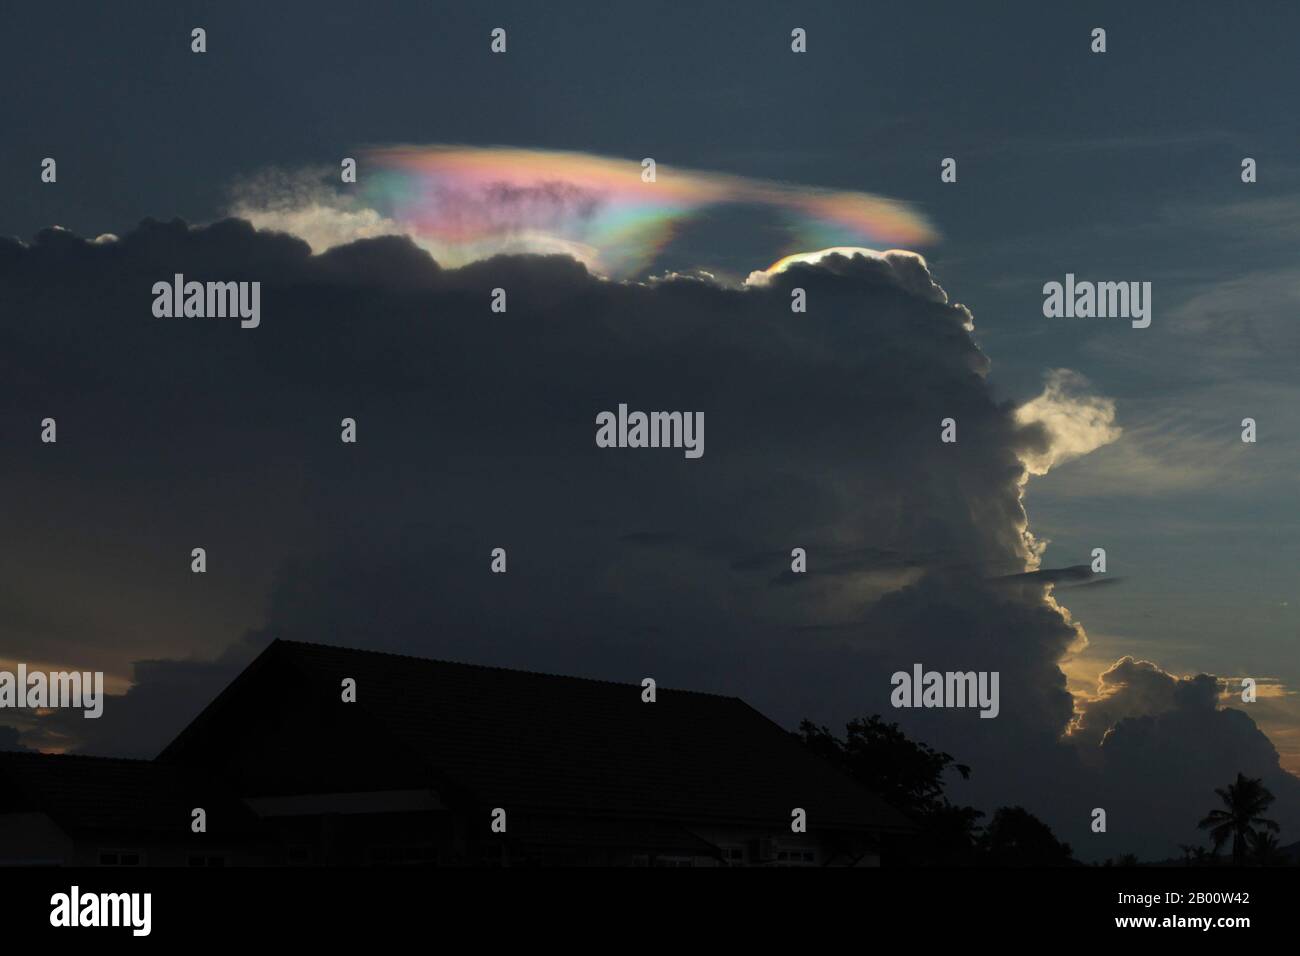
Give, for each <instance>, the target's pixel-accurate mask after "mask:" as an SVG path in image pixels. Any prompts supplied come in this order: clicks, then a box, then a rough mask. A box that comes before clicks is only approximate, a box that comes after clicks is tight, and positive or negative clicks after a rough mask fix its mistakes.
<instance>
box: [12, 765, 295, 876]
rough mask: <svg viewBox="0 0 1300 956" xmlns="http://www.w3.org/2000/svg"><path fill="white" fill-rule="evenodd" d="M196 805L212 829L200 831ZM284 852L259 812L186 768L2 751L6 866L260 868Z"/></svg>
mask: <svg viewBox="0 0 1300 956" xmlns="http://www.w3.org/2000/svg"><path fill="white" fill-rule="evenodd" d="M195 809H201V810H203V811H204V813H205V814H208V815H211V817H212V818H213V819H214V820H218V821H220V825H219V827H218V828H215V832H212V833H195V832H194V815H193V813H194V810H195ZM277 852H278V851H277V848H276V847H275V845H274V844H273V843H272V842H271V835H270V833H269V832H268V831H267V830H266V829H265V828H264V827H263V825H262V824H261V822H260V821H259V820H258V818H257V816H256V815H255V814H254V813H253V812H252V811H250V810H249V809H248V808H247V807H246V806H244V805H243V804H242V803H241V802H240V801H239V800H238V799H236V798H235V797H234V796H233V795H231V794H228V793H226V792H225V791H224V790H223V788H221V787H220V786H213V785H212V784H211V783H209V782H206V781H202V780H198V779H194V778H193V777H191V776H190V774H188V773H187V772H185V771H184V770H182V769H180V768H176V767H169V766H166V765H162V764H158V763H155V762H153V761H149V760H119V759H116V758H109V757H81V756H65V755H61V754H39V753H6V752H0V865H9V866H13V865H25V866H225V865H254V864H262V863H267V862H271V861H273V860H275V859H276V856H277Z"/></svg>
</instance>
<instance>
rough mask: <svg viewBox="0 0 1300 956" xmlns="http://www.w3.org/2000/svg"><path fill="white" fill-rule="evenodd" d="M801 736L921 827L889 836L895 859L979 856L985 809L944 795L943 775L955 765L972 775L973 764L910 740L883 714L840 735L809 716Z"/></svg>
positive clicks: (953, 860) (951, 860)
mask: <svg viewBox="0 0 1300 956" xmlns="http://www.w3.org/2000/svg"><path fill="white" fill-rule="evenodd" d="M799 739H800V740H801V741H802V742H803V744H804V745H805V746H806V747H808V748H809V749H810V750H812V751H814V752H815V753H818V754H820V755H821V756H823V757H825V758H826V759H827V760H829V761H830V762H831V763H833V764H835V765H836V766H837V767H839V768H840V769H841V770H843V771H844V772H845V773H847V774H849V776H851V777H853V778H855V779H856V780H857V781H858V782H859V783H861V784H862V785H863V786H865V787H866V788H867V789H868V790H872V791H874V792H875V793H877V794H879V795H880V797H881V798H882V799H884V800H885V802H886V803H888V804H889V805H890V806H892V807H894V808H895V809H897V810H901V811H902V812H903V813H904V814H906V815H907V816H908V817H909V818H910V819H911V820H912V821H913V822H914V823H916V824H917V825H918V826H919V827H920V833H918V834H916V835H915V836H913V837H910V838H907V839H906V840H887V841H886V843H887V846H886V847H885V848H884V849H885V851H886V856H887V858H889V859H890V860H891V861H893V862H899V863H910V864H922V865H926V864H929V865H934V864H948V865H955V864H969V863H972V862H974V852H975V829H976V825H977V823H978V821H979V818H980V817H982V816H984V814H983V813H982V812H981V811H979V810H976V809H975V808H974V807H963V806H958V805H956V804H954V803H951V802H950V801H949V800H948V798H947V797H946V796H945V795H944V786H945V782H944V776H945V774H946V773H947V771H948V769H949V768H951V769H953V770H955V771H957V773H959V774H960V775H961V776H962V779H966V778H969V777H970V768H969V767H967V766H966V765H964V764H959V763H956V762H955V761H954V759H953V757H952V756H951V755H950V754H946V753H941V752H939V751H937V750H935V749H933V748H932V747H930V746H928V745H927V744H923V743H921V742H919V741H915V740H911V739H910V738H908V736H907V735H906V734H904V733H903V732H902V731H901V730H899V729H898V724H889V723H885V721H884V720H882V719H881V718H880V715H879V714H873V715H872V716H871V717H869V718H868V719H866V720H861V719H858V720H852V721H850V722H849V723H848V724H847V725H846V726H845V739H843V740H841V739H839V738H838V737H836V736H835V735H834V734H833V733H831V732H830V731H829V730H828V729H827V728H825V727H819V726H817V725H816V724H814V723H812V722H811V721H807V720H805V721H804V722H803V723H802V724H800V725H799Z"/></svg>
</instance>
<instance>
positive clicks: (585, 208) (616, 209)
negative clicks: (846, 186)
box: [230, 146, 937, 278]
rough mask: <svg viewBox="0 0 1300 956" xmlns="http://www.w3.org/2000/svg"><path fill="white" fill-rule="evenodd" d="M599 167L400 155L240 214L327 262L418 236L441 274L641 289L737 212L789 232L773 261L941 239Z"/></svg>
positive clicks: (374, 154)
mask: <svg viewBox="0 0 1300 956" xmlns="http://www.w3.org/2000/svg"><path fill="white" fill-rule="evenodd" d="M642 174H643V166H642V163H641V162H638V161H636V160H628V159H614V158H609V157H604V156H595V155H591V154H588V153H576V152H558V151H546V150H532V149H513V148H505V147H490V148H471V147H461V146H388V147H382V148H376V149H372V150H370V151H368V152H367V153H365V154H363V156H362V158H361V160H360V164H359V171H358V177H357V185H356V187H355V190H352V189H351V188H350V187H347V186H341V187H335V186H332V185H326V180H327V178H328V177H327V175H326V173H325V171H324V170H320V169H317V170H310V171H305V172H303V173H299V174H277V175H270V176H267V175H263V176H261V177H259V178H258V179H257V180H256V181H253V182H249V183H245V184H243V185H242V186H241V187H240V189H239V190H238V191H237V198H236V201H235V203H234V204H233V205H232V207H231V210H230V211H231V213H232V214H234V215H236V216H239V217H241V218H244V219H247V220H249V221H250V222H252V223H253V225H254V226H256V227H257V228H259V229H271V230H276V231H282V232H288V233H292V234H293V235H297V236H300V237H302V238H303V239H306V240H307V242H308V243H309V244H310V245H311V246H312V248H313V250H314V251H316V252H322V251H324V250H325V249H328V248H332V247H334V246H337V245H342V244H345V243H347V242H351V241H355V240H356V239H364V238H373V237H375V236H379V235H405V236H409V237H410V238H411V239H412V240H414V241H415V242H416V243H417V244H418V245H420V246H421V247H422V248H424V249H426V250H427V251H428V252H429V253H430V254H432V255H433V256H434V258H435V259H437V260H438V261H439V262H440V263H442V264H443V265H448V266H457V265H463V264H465V263H468V262H473V261H476V260H480V259H486V258H490V257H491V256H492V255H495V254H498V253H561V254H565V255H569V256H572V257H573V258H575V259H577V260H578V261H579V262H582V263H583V264H585V265H586V266H587V267H588V268H590V269H591V270H592V271H594V272H598V273H600V274H603V275H607V276H611V277H616V278H617V277H625V276H630V275H635V274H637V273H638V272H642V271H644V270H645V269H647V268H648V267H650V266H651V265H652V264H653V262H654V261H655V258H656V257H657V256H658V254H659V253H661V252H662V251H663V250H664V249H665V248H666V247H668V245H669V244H670V243H671V242H672V241H673V239H674V237H675V236H676V235H677V234H678V231H679V229H680V228H681V227H682V226H683V225H684V224H686V223H688V222H690V221H692V220H695V219H698V218H700V217H703V216H706V215H707V214H708V211H709V210H711V209H716V208H718V207H722V206H726V205H746V206H755V207H761V208H764V209H767V210H769V211H770V212H772V213H774V214H775V215H776V216H777V217H778V218H780V219H781V220H782V222H783V223H784V226H785V229H784V238H783V243H782V245H781V246H780V247H779V248H774V249H772V250H771V256H772V258H773V259H777V258H779V257H781V256H784V255H788V254H790V253H791V252H800V251H806V250H809V249H820V248H823V247H826V246H833V245H846V246H857V245H871V246H879V245H887V246H900V247H902V248H907V249H915V248H920V247H923V246H926V245H929V244H931V243H933V242H934V241H935V240H936V239H937V233H936V231H935V229H934V227H933V226H931V225H930V223H929V222H928V221H927V220H926V218H925V217H924V216H923V215H921V214H920V213H919V212H917V211H916V210H915V209H913V208H912V207H911V206H909V205H908V204H907V203H904V202H900V201H897V200H893V199H887V198H884V197H881V196H876V195H872V194H870V193H865V192H858V191H845V190H832V189H824V188H819V187H812V186H802V185H795V184H789V183H781V182H775V181H771V180H761V179H752V178H748V177H743V176H734V175H729V174H723V173H712V172H699V171H693V170H687V169H681V168H678V167H675V166H672V165H670V164H657V165H656V167H655V177H654V180H653V181H651V182H646V181H645V180H644V179H643V178H642Z"/></svg>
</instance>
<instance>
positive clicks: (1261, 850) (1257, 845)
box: [1250, 832, 1282, 866]
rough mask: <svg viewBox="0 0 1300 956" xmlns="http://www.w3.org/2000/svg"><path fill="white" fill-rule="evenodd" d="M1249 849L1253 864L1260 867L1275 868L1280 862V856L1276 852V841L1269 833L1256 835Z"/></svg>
mask: <svg viewBox="0 0 1300 956" xmlns="http://www.w3.org/2000/svg"><path fill="white" fill-rule="evenodd" d="M1250 848H1251V850H1252V851H1253V853H1254V859H1255V862H1256V863H1258V864H1259V865H1260V866H1276V865H1277V864H1278V863H1280V862H1281V861H1282V854H1281V853H1279V852H1278V850H1279V847H1278V839H1277V837H1275V836H1274V835H1273V834H1271V833H1268V832H1260V833H1256V834H1255V839H1254V840H1252V841H1251V844H1250Z"/></svg>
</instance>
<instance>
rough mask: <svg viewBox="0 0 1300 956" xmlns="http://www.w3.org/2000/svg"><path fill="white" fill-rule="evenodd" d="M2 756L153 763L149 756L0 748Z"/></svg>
mask: <svg viewBox="0 0 1300 956" xmlns="http://www.w3.org/2000/svg"><path fill="white" fill-rule="evenodd" d="M0 757H44V758H47V759H48V758H50V757H63V758H66V759H68V760H104V761H112V762H114V763H141V764H153V761H152V760H150V759H149V758H148V757H110V756H108V755H107V754H71V753H58V752H56V751H44V750H0Z"/></svg>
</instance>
